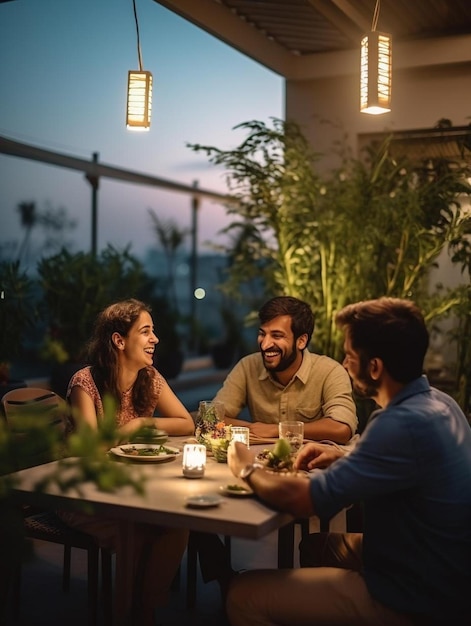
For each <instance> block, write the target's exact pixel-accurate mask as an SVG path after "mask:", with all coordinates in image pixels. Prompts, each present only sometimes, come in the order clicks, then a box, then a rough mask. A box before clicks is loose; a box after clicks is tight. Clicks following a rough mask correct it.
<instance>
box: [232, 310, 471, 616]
mask: <svg viewBox="0 0 471 626" xmlns="http://www.w3.org/2000/svg"><path fill="white" fill-rule="evenodd" d="M336 322H337V324H338V326H339V327H340V328H342V329H343V330H344V333H345V344H344V347H345V360H344V367H345V368H346V369H347V371H348V373H349V375H350V377H351V379H352V383H353V386H354V389H355V391H356V392H357V393H358V394H359V395H363V396H364V397H369V398H373V399H374V400H375V402H376V403H377V404H378V406H380V407H381V409H380V410H378V411H377V412H376V413H375V414H374V416H373V417H372V419H371V420H370V422H369V424H368V426H367V428H366V430H365V432H364V434H363V435H362V437H361V438H360V440H359V442H358V444H357V445H356V446H355V448H354V449H353V451H351V452H350V453H349V454H345V453H344V452H343V451H342V450H341V449H339V448H338V447H336V446H329V445H325V444H324V445H323V444H319V443H312V444H308V445H306V446H305V447H304V448H303V449H302V450H301V452H300V453H299V456H298V459H297V467H298V468H302V469H307V470H316V471H315V472H313V474H312V476H311V479H310V480H305V479H303V478H299V477H295V476H277V475H275V474H273V473H268V472H266V471H265V470H264V469H263V468H260V467H258V466H257V464H253V463H250V458H251V457H250V456H249V455H250V451H247V450H246V449H245V448H244V447H243V446H240V445H238V444H234V445H232V446H231V448H230V450H229V464H230V467H231V469H232V471H233V473H234V474H235V475H237V476H240V477H241V478H243V479H244V480H246V481H247V482H248V483H249V485H250V486H251V487H252V489H253V490H254V491H255V493H256V494H257V495H258V496H259V497H260V498H261V499H262V500H264V501H265V502H266V503H267V504H269V505H271V506H273V507H275V508H277V509H280V510H282V511H288V512H290V513H292V514H293V515H294V516H296V517H308V516H310V515H319V516H320V517H322V518H325V517H327V518H329V517H331V516H333V515H335V514H336V513H337V512H338V511H340V510H341V509H343V508H344V507H346V506H349V505H350V504H352V503H354V502H359V501H361V502H363V505H364V532H363V533H362V534H335V533H332V534H326V535H325V534H316V535H310V537H309V538H308V539H307V540H305V541H304V542H302V544H301V546H300V550H301V565H302V566H303V567H302V568H300V569H296V570H268V571H260V572H257V571H253V572H247V573H245V574H242V575H240V576H238V577H236V579H235V580H234V583H233V585H232V586H231V589H230V591H229V596H228V602H227V610H228V615H229V619H230V621H231V624H233V626H245V625H248V624H250V625H255V624H257V625H262V624H263V625H264V626H266V625H268V624H279V625H281V624H283V625H289V626H298V625H306V626H307V625H308V624H309V625H314V624H315V625H316V626H318V625H333V624H336V625H337V624H342V625H344V624H345V625H347V624H348V625H354V624H355V625H361V626H365V625H371V626H399V625H401V626H415V625H418V624H420V625H424V626H425V625H427V626H429V625H431V624H443V625H448V624H453V625H456V624H463V625H464V624H468V625H469V624H470V621H471V618H470V615H471V609H470V606H471V605H470V600H469V593H470V590H471V428H470V425H469V423H468V422H467V420H466V417H465V416H464V414H463V412H462V411H461V409H460V408H459V406H458V405H457V404H456V402H455V401H454V400H453V399H452V398H450V397H449V396H448V395H446V394H444V393H442V392H440V391H438V390H436V389H433V388H431V387H430V385H429V383H428V381H427V379H426V378H425V377H423V376H422V367H423V360H424V356H425V353H426V351H427V348H428V332H427V330H426V327H425V323H424V320H423V316H422V314H421V313H420V311H419V310H418V309H417V307H416V306H415V305H414V304H413V303H412V302H410V301H406V300H399V299H393V298H380V299H378V300H371V301H367V302H360V303H357V304H352V305H349V306H347V307H345V308H344V309H343V310H342V311H340V313H339V314H338V315H337V318H336ZM320 468H325V469H323V470H322V471H319V470H320Z"/></svg>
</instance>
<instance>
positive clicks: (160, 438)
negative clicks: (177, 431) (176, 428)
mask: <svg viewBox="0 0 471 626" xmlns="http://www.w3.org/2000/svg"><path fill="white" fill-rule="evenodd" d="M166 441H168V433H167V432H166V431H165V430H161V429H160V428H152V427H150V426H145V427H144V428H140V429H139V430H138V431H136V432H135V433H134V435H133V436H132V437H131V439H130V441H129V443H149V444H153V445H161V444H163V443H165V442H166Z"/></svg>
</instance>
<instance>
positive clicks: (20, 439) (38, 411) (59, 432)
mask: <svg viewBox="0 0 471 626" xmlns="http://www.w3.org/2000/svg"><path fill="white" fill-rule="evenodd" d="M1 403H2V408H3V412H4V415H5V418H6V424H7V429H8V430H9V431H10V433H12V434H13V439H14V441H15V442H16V443H17V444H18V451H17V453H18V455H19V456H20V457H21V459H20V458H19V459H18V464H19V466H21V467H27V466H31V465H37V464H39V463H44V462H46V461H49V460H51V458H53V448H54V445H55V444H57V442H58V441H60V439H62V438H63V437H64V434H65V432H66V425H67V416H68V409H67V403H66V402H65V400H63V399H62V398H61V397H60V396H58V395H57V394H56V393H54V392H53V391H51V390H50V389H42V388H40V387H22V388H19V389H13V390H11V391H9V392H7V393H6V394H5V395H4V396H3V398H2V400H1Z"/></svg>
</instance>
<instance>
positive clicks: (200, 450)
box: [182, 443, 206, 478]
mask: <svg viewBox="0 0 471 626" xmlns="http://www.w3.org/2000/svg"><path fill="white" fill-rule="evenodd" d="M205 467H206V446H204V445H202V444H199V443H186V444H185V445H184V446H183V461H182V472H183V476H185V478H202V477H203V476H204V470H205Z"/></svg>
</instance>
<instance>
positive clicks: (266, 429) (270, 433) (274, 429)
mask: <svg viewBox="0 0 471 626" xmlns="http://www.w3.org/2000/svg"><path fill="white" fill-rule="evenodd" d="M247 426H248V427H249V428H250V432H251V433H252V434H253V435H255V436H256V437H278V424H264V423H263V422H252V423H249V424H247Z"/></svg>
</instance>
